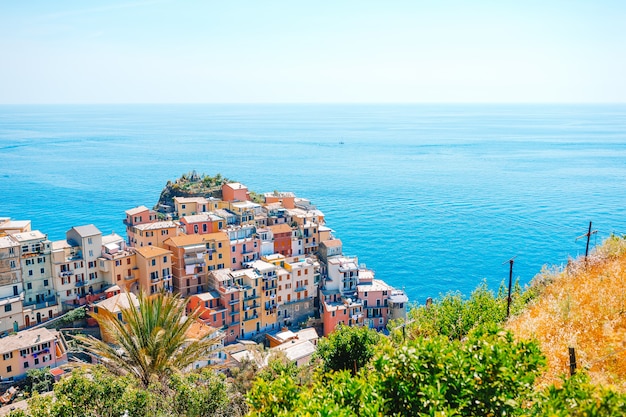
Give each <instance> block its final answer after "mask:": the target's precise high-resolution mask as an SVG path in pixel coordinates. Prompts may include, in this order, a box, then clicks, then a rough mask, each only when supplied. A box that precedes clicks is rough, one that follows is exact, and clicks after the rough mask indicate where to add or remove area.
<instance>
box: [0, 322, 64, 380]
mask: <svg viewBox="0 0 626 417" xmlns="http://www.w3.org/2000/svg"><path fill="white" fill-rule="evenodd" d="M0 355H1V356H0V377H1V378H2V379H9V378H13V379H15V380H20V379H23V378H24V377H26V373H27V372H28V371H29V370H31V369H39V368H44V367H46V366H49V367H51V368H55V367H58V366H61V365H64V364H66V363H67V344H66V342H65V339H64V338H63V335H62V334H61V333H60V332H57V331H54V330H48V329H45V328H39V329H31V330H23V331H21V332H18V333H16V334H14V335H11V336H7V337H4V338H1V339H0Z"/></svg>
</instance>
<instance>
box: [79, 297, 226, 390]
mask: <svg viewBox="0 0 626 417" xmlns="http://www.w3.org/2000/svg"><path fill="white" fill-rule="evenodd" d="M129 301H130V295H129ZM138 301H139V306H138V307H137V308H133V307H131V308H127V309H124V310H122V312H121V320H120V319H119V318H118V316H117V315H116V314H114V313H111V312H110V311H108V310H106V309H99V310H98V312H97V313H91V316H92V317H93V318H94V319H95V320H96V321H97V322H98V324H99V325H100V329H101V331H103V332H105V333H107V334H108V335H109V336H110V337H111V338H112V340H113V341H114V346H112V345H109V344H107V343H105V342H103V341H101V340H99V339H96V338H94V337H93V336H85V335H79V336H76V338H77V339H78V340H79V341H80V342H81V343H82V344H83V345H84V348H85V350H86V351H87V352H88V353H89V354H91V355H93V356H95V357H97V358H99V359H100V360H101V361H102V363H103V364H104V366H106V367H107V368H108V369H109V370H110V371H112V372H113V373H115V374H117V375H125V374H130V375H133V376H135V377H136V378H137V379H138V380H139V381H140V382H141V384H142V385H143V386H144V387H147V386H148V385H149V384H150V383H151V382H154V381H155V380H161V381H164V380H166V379H167V378H168V377H169V376H170V375H172V374H173V373H175V372H179V371H181V370H183V369H185V368H186V367H187V366H189V365H191V364H192V363H193V362H195V361H198V360H201V359H203V358H206V357H207V356H208V355H209V353H210V349H211V347H212V346H213V345H214V344H215V343H216V342H217V340H216V339H215V338H212V337H211V335H206V336H204V337H202V338H200V339H189V338H188V337H187V331H188V330H189V328H190V327H191V325H192V324H193V323H194V322H195V321H196V319H197V318H198V317H199V310H195V311H194V312H192V313H191V314H189V315H188V317H187V318H185V303H184V301H183V300H181V298H180V296H178V295H170V294H166V293H163V292H161V293H157V294H153V295H150V296H148V295H145V294H143V293H139V296H138ZM129 305H131V306H132V305H133V304H132V302H129Z"/></svg>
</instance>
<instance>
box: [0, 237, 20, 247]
mask: <svg viewBox="0 0 626 417" xmlns="http://www.w3.org/2000/svg"><path fill="white" fill-rule="evenodd" d="M16 246H19V244H18V243H17V242H16V241H15V240H13V239H11V238H10V237H8V236H2V237H0V248H12V247H16Z"/></svg>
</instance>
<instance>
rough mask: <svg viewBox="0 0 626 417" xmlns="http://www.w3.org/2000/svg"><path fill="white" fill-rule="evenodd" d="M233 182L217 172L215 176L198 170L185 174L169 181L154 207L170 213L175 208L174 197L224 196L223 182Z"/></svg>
mask: <svg viewBox="0 0 626 417" xmlns="http://www.w3.org/2000/svg"><path fill="white" fill-rule="evenodd" d="M227 182H231V181H230V180H229V179H228V178H224V177H222V175H221V174H216V175H215V176H214V177H211V176H208V175H205V174H202V175H198V173H196V171H192V172H190V173H187V174H183V175H182V176H181V177H180V178H177V179H176V180H174V181H173V182H172V181H168V182H167V184H166V185H165V188H163V191H161V195H160V196H159V201H158V202H157V204H156V206H155V207H154V209H155V210H157V211H159V212H161V213H169V212H172V211H173V210H174V197H215V198H222V184H225V183H227Z"/></svg>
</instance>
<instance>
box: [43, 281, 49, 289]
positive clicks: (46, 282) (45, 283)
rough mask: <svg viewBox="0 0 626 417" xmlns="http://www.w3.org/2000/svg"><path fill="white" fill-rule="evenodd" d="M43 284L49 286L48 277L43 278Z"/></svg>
mask: <svg viewBox="0 0 626 417" xmlns="http://www.w3.org/2000/svg"><path fill="white" fill-rule="evenodd" d="M43 286H44V287H47V286H48V280H47V279H44V280H43Z"/></svg>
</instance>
